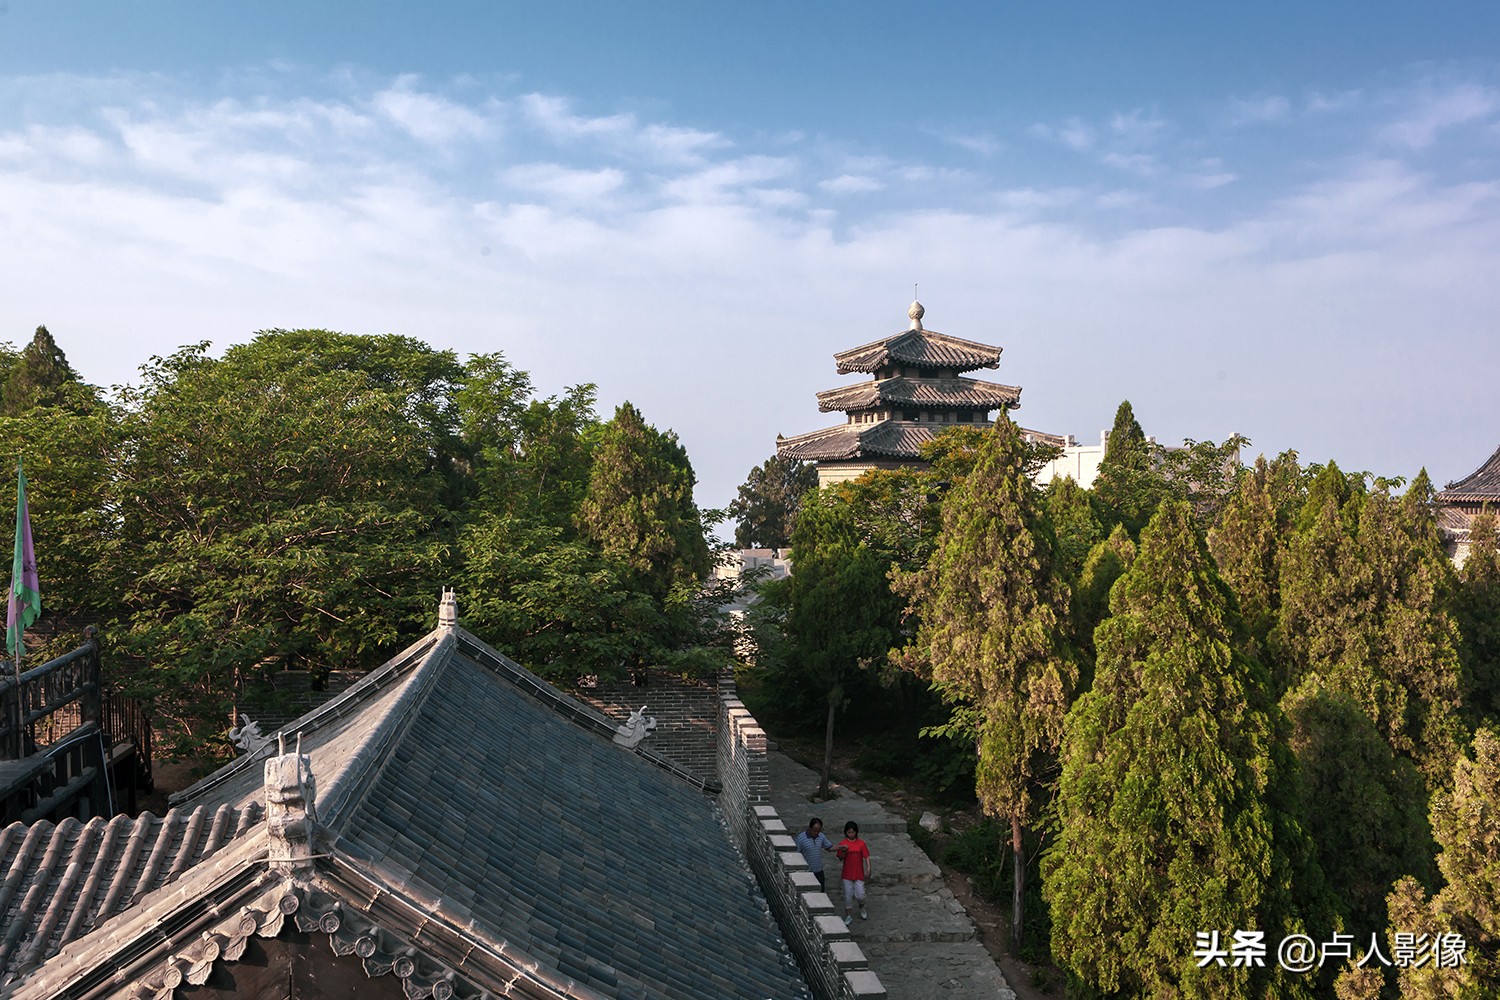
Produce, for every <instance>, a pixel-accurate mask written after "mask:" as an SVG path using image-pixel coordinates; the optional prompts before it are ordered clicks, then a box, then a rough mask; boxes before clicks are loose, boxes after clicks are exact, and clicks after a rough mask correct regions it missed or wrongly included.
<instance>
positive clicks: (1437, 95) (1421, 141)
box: [1381, 83, 1500, 149]
mask: <svg viewBox="0 0 1500 1000" xmlns="http://www.w3.org/2000/svg"><path fill="white" fill-rule="evenodd" d="M1497 110H1500V90H1496V89H1495V88H1493V87H1486V86H1482V85H1480V84H1477V83H1459V84H1456V85H1450V86H1437V85H1431V86H1428V87H1423V88H1422V89H1421V90H1420V91H1419V92H1418V93H1416V94H1414V95H1412V97H1411V99H1410V106H1409V107H1408V108H1407V109H1406V110H1405V111H1404V112H1403V114H1402V117H1401V118H1400V119H1399V120H1397V121H1395V122H1392V123H1391V124H1390V125H1388V126H1387V127H1386V128H1385V129H1384V130H1383V131H1382V132H1381V137H1382V138H1383V139H1385V140H1386V141H1388V142H1393V143H1398V144H1400V145H1403V146H1408V147H1410V148H1412V149H1424V148H1426V147H1427V146H1430V145H1432V143H1433V142H1434V141H1435V140H1436V139H1437V137H1438V134H1439V133H1440V132H1443V131H1445V130H1447V129H1450V128H1454V127H1456V126H1459V125H1467V124H1470V123H1473V122H1484V121H1487V120H1488V119H1490V118H1491V117H1493V116H1494V114H1495V112H1496V111H1497Z"/></svg>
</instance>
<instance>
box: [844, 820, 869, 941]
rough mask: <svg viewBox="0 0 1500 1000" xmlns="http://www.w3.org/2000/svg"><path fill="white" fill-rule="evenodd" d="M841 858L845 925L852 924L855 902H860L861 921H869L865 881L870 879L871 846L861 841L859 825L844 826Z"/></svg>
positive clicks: (852, 823) (851, 822)
mask: <svg viewBox="0 0 1500 1000" xmlns="http://www.w3.org/2000/svg"><path fill="white" fill-rule="evenodd" d="M838 852H839V858H840V859H841V860H842V861H843V862H844V923H845V924H851V923H853V922H854V918H853V916H852V915H851V911H852V910H853V909H854V901H855V900H856V899H857V900H859V919H861V920H869V919H870V912H869V911H868V910H866V909H865V879H867V878H869V877H870V845H869V844H866V843H865V842H864V841H863V840H860V839H859V824H858V823H856V822H854V821H853V820H850V821H849V822H848V823H845V824H844V839H843V840H841V841H839V846H838Z"/></svg>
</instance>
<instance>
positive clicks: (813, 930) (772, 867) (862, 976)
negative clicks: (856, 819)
mask: <svg viewBox="0 0 1500 1000" xmlns="http://www.w3.org/2000/svg"><path fill="white" fill-rule="evenodd" d="M718 736H719V740H718V751H719V753H718V767H719V782H720V785H721V786H722V791H721V792H720V793H719V804H720V806H721V807H722V810H723V813H724V817H725V820H726V821H727V822H728V824H729V826H730V828H731V830H732V831H733V833H734V836H735V837H736V839H737V841H738V844H739V847H740V848H741V850H743V851H744V854H745V858H746V860H747V861H748V862H749V863H750V870H751V871H752V872H754V873H755V879H756V881H757V882H758V883H759V884H760V888H761V892H763V893H764V894H765V897H766V901H767V902H768V903H769V904H770V907H771V913H772V914H773V915H774V916H775V917H776V922H777V923H778V924H779V925H780V926H781V933H782V935H783V936H784V937H785V938H786V941H787V944H788V945H790V946H791V949H792V952H793V953H794V954H795V955H796V956H797V962H798V964H799V965H800V966H801V967H802V973H803V975H804V976H806V977H807V981H808V985H809V986H811V987H812V989H813V992H814V993H816V994H817V996H818V997H819V1000H878V998H881V997H884V996H885V995H886V992H885V988H884V987H883V986H881V985H880V978H879V977H878V976H876V975H875V973H874V972H872V971H870V968H869V963H868V962H867V961H866V959H865V955H864V952H863V950H862V949H861V948H860V946H859V945H858V944H856V943H855V942H854V941H853V940H852V939H851V937H850V934H849V928H848V927H847V926H846V925H845V924H844V921H843V918H842V917H840V916H838V914H837V912H836V910H835V908H834V905H833V900H831V899H830V898H829V896H828V894H827V893H826V892H825V891H824V890H823V887H822V886H820V885H819V884H818V880H817V878H816V877H815V876H814V875H813V873H812V872H810V871H808V870H807V861H806V860H805V859H804V858H803V857H802V854H801V852H799V851H798V850H797V848H796V842H795V841H794V840H793V838H792V837H791V835H790V834H789V833H788V831H787V826H786V823H785V822H784V821H783V820H782V818H781V816H780V815H779V814H778V813H777V811H776V808H775V806H772V805H771V804H770V791H771V788H770V778H769V773H768V770H767V766H766V734H765V730H763V729H761V728H760V725H759V724H758V723H757V722H756V721H755V717H754V716H752V715H751V714H750V712H749V710H748V709H747V708H745V705H744V703H743V702H741V701H740V700H739V699H738V698H736V697H735V696H734V692H733V690H732V689H728V688H725V687H721V691H720V701H719V725H718Z"/></svg>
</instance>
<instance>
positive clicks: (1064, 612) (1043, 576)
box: [798, 414, 1077, 949]
mask: <svg viewBox="0 0 1500 1000" xmlns="http://www.w3.org/2000/svg"><path fill="white" fill-rule="evenodd" d="M1028 455H1029V449H1028V448H1027V445H1026V443H1025V442H1024V441H1023V440H1022V438H1021V432H1020V429H1019V428H1018V427H1017V426H1016V425H1015V424H1014V423H1012V422H1011V421H1010V419H1009V418H1008V417H1006V416H1005V415H1004V414H1002V415H1001V416H1000V419H999V420H998V421H997V422H996V425H995V430H994V432H993V433H992V434H991V435H990V436H988V437H987V438H985V439H984V441H983V443H982V444H981V446H980V448H979V452H978V455H977V462H976V464H975V467H974V469H973V471H972V472H971V473H970V474H969V475H968V477H967V478H966V479H964V480H963V481H962V482H961V483H959V484H958V485H956V486H955V487H954V488H953V490H952V492H951V493H949V494H948V496H947V498H946V499H945V500H944V503H943V511H942V529H941V531H940V532H939V535H938V541H937V547H936V551H934V553H933V554H932V556H931V558H930V559H929V560H928V561H927V564H926V565H925V566H924V567H922V568H921V569H918V570H916V571H914V572H910V573H898V574H897V575H896V581H895V585H896V589H897V591H898V592H899V593H901V594H903V595H904V596H905V597H906V598H907V601H908V609H909V611H910V612H912V613H914V614H915V615H916V616H917V618H918V620H919V621H920V626H919V631H918V633H917V636H916V639H915V640H914V641H913V643H912V645H911V647H910V648H909V649H908V650H907V655H908V659H909V661H910V662H915V663H919V664H921V665H922V667H924V668H925V670H927V671H929V672H930V675H931V677H932V682H933V685H934V687H936V688H937V689H938V690H939V691H940V692H941V693H942V695H943V697H944V698H945V700H947V701H949V702H951V703H955V704H958V705H960V706H962V707H963V709H964V710H963V711H961V712H959V713H956V714H955V718H956V719H957V720H958V721H957V722H955V723H954V727H953V730H952V731H953V732H954V733H955V734H959V733H961V734H962V735H966V736H969V737H972V738H973V739H974V740H975V741H976V745H977V748H978V752H979V763H978V769H977V787H976V792H977V793H978V795H979V801H980V803H981V805H982V806H983V807H984V809H985V811H986V812H987V813H989V814H990V815H992V816H998V817H1002V818H1004V819H1007V820H1009V825H1010V835H1011V851H1012V854H1013V855H1014V858H1015V878H1014V880H1013V886H1014V893H1013V897H1012V918H1011V937H1012V941H1013V943H1014V944H1015V946H1016V947H1017V948H1018V949H1019V946H1020V943H1021V940H1022V934H1023V919H1022V901H1023V899H1024V895H1025V872H1026V863H1025V857H1024V852H1023V847H1022V836H1023V828H1024V827H1025V826H1026V825H1027V824H1028V823H1029V822H1030V821H1031V820H1032V818H1033V816H1034V814H1035V810H1036V801H1035V792H1034V789H1035V786H1036V783H1037V782H1038V781H1039V780H1041V779H1043V778H1045V777H1046V776H1047V775H1048V774H1049V773H1051V772H1052V771H1053V768H1054V767H1055V757H1056V753H1057V748H1058V743H1059V740H1060V739H1061V736H1062V720H1063V715H1064V713H1065V712H1066V711H1067V707H1068V701H1069V699H1070V698H1071V697H1072V694H1073V690H1074V686H1075V683H1076V679H1077V672H1076V667H1075V666H1074V664H1073V663H1072V662H1071V656H1070V654H1069V652H1068V650H1067V649H1066V635H1067V631H1068V588H1067V585H1066V584H1065V583H1063V582H1062V580H1061V579H1060V578H1059V574H1058V572H1057V564H1058V557H1057V552H1056V545H1057V543H1056V540H1055V539H1054V538H1053V536H1052V534H1051V532H1050V531H1049V530H1048V528H1047V525H1046V523H1045V518H1044V517H1043V513H1042V503H1041V497H1040V495H1039V493H1038V491H1037V489H1036V487H1035V485H1034V484H1033V481H1032V478H1031V474H1030V471H1029V468H1028ZM800 571H801V570H800V567H799V569H798V572H800Z"/></svg>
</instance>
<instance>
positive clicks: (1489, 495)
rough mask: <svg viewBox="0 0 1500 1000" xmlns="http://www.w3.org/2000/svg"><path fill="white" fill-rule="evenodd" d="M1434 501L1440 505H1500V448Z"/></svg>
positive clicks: (1449, 486)
mask: <svg viewBox="0 0 1500 1000" xmlns="http://www.w3.org/2000/svg"><path fill="white" fill-rule="evenodd" d="M1434 499H1436V500H1437V501H1438V503H1450V504H1460V503H1500V448H1497V449H1496V450H1495V453H1494V454H1493V455H1491V456H1490V457H1489V459H1488V460H1487V461H1486V462H1485V463H1484V464H1483V465H1481V466H1480V467H1479V468H1477V469H1475V470H1474V471H1473V472H1471V473H1469V474H1468V475H1467V476H1465V477H1464V478H1462V479H1460V480H1459V481H1458V482H1456V483H1449V484H1448V487H1447V489H1445V490H1443V491H1442V492H1441V493H1439V494H1438V495H1437V496H1436V497H1435V498H1434Z"/></svg>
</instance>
